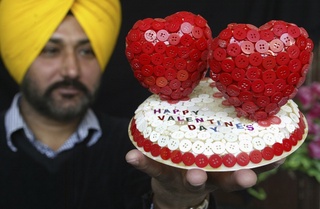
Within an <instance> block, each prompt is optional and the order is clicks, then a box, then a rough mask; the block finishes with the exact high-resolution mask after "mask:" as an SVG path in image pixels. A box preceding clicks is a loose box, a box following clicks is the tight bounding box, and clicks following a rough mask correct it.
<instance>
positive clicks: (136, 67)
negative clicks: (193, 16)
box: [131, 59, 142, 70]
mask: <svg viewBox="0 0 320 209" xmlns="http://www.w3.org/2000/svg"><path fill="white" fill-rule="evenodd" d="M131 67H132V69H133V70H140V69H141V67H142V65H141V64H140V62H139V60H138V59H133V60H132V62H131Z"/></svg>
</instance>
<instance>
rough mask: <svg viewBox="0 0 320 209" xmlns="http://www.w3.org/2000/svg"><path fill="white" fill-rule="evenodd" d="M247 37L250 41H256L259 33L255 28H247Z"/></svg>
mask: <svg viewBox="0 0 320 209" xmlns="http://www.w3.org/2000/svg"><path fill="white" fill-rule="evenodd" d="M247 39H248V40H249V41H251V42H257V41H259V39H260V34H259V32H258V31H257V30H249V31H248V33H247Z"/></svg>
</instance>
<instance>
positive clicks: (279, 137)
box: [274, 133, 285, 143]
mask: <svg viewBox="0 0 320 209" xmlns="http://www.w3.org/2000/svg"><path fill="white" fill-rule="evenodd" d="M274 138H275V140H276V142H279V143H282V142H283V139H284V138H285V135H284V133H278V134H276V135H275V136H274Z"/></svg>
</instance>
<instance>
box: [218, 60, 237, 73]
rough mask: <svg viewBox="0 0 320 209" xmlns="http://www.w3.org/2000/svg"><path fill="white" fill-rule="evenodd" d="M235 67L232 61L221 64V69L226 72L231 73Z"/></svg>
mask: <svg viewBox="0 0 320 209" xmlns="http://www.w3.org/2000/svg"><path fill="white" fill-rule="evenodd" d="M234 67H235V64H234V62H233V60H232V59H225V60H223V61H222V62H221V69H222V70H223V71H225V72H231V71H232V70H233V69H234Z"/></svg>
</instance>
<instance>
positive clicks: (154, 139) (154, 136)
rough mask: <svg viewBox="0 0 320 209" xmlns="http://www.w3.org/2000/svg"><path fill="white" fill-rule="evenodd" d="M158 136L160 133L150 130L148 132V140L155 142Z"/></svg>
mask: <svg viewBox="0 0 320 209" xmlns="http://www.w3.org/2000/svg"><path fill="white" fill-rule="evenodd" d="M159 137H160V133H158V132H155V131H152V132H151V134H150V141H152V142H156V141H157V140H158V139H159Z"/></svg>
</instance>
